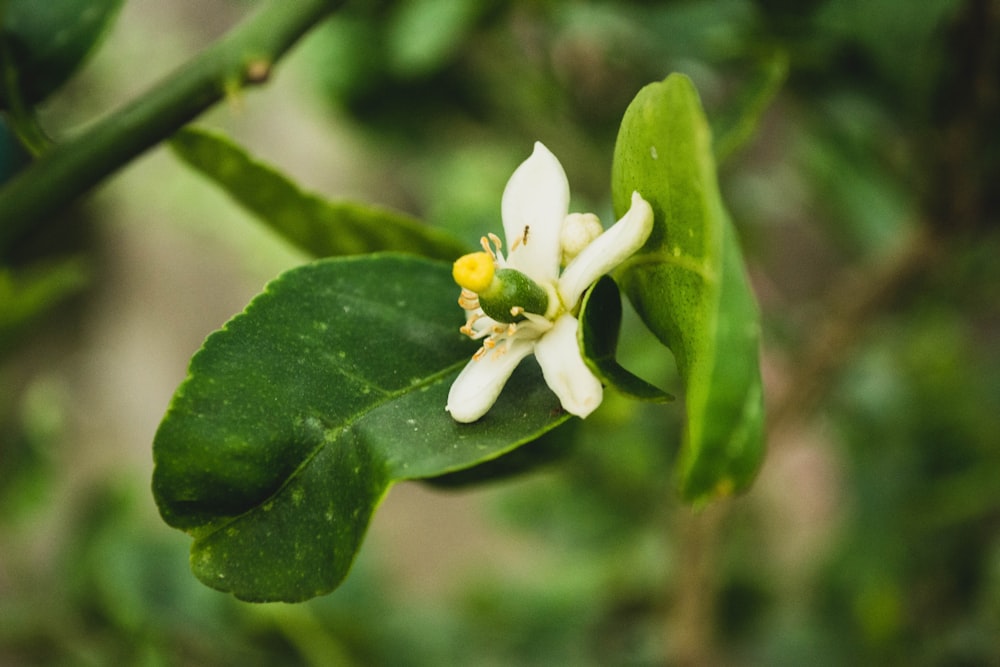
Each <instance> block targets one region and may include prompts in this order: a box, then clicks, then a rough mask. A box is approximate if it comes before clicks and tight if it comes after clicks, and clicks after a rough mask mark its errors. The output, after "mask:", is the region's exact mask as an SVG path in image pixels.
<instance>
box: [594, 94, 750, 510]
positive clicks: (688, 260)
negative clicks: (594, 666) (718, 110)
mask: <svg viewBox="0 0 1000 667" xmlns="http://www.w3.org/2000/svg"><path fill="white" fill-rule="evenodd" d="M634 190H638V191H639V192H640V193H641V194H642V196H643V197H645V198H646V199H647V200H648V201H649V202H650V204H651V205H652V207H653V211H654V214H655V226H654V229H653V233H652V234H651V236H650V238H649V240H648V241H647V243H646V245H645V246H644V247H643V248H642V249H641V250H640V251H639V252H638V253H637V254H636V255H635V256H633V258H632V259H631V260H630V261H629V262H628V263H627V264H626V265H625V266H624V267H623V268H622V270H621V271H620V272H619V274H618V276H617V277H618V278H619V281H620V283H621V284H622V286H623V288H624V290H625V292H626V294H628V296H629V298H630V299H631V300H632V303H633V305H634V306H635V308H636V311H637V312H638V313H639V315H640V316H641V317H642V318H643V321H644V322H646V324H647V325H648V326H649V328H650V329H651V330H652V331H653V333H654V334H656V336H657V337H658V338H659V339H660V340H661V341H662V342H663V343H664V344H665V345H667V346H668V347H669V348H670V349H671V351H672V352H673V353H674V356H675V357H676V360H677V365H678V369H679V371H680V374H681V377H682V379H683V380H684V382H685V401H686V410H687V428H686V432H685V441H684V446H683V449H682V453H681V460H680V467H679V478H680V487H681V493H682V496H683V497H684V498H685V499H687V500H690V501H703V500H707V499H709V498H711V497H713V496H716V495H722V494H726V493H730V492H732V491H738V490H741V489H744V488H745V487H746V486H747V485H748V484H749V483H750V482H751V481H752V479H753V477H754V475H755V473H756V471H757V469H758V467H759V465H760V462H761V459H762V457H763V449H764V444H763V440H764V436H763V396H762V394H763V392H762V389H761V380H760V370H759V366H758V345H759V331H760V323H759V315H758V312H757V306H756V302H755V300H754V297H753V294H752V293H751V291H750V287H749V285H748V283H747V278H746V273H745V269H744V266H743V260H742V256H741V254H740V250H739V245H738V241H737V238H736V234H735V231H734V229H733V227H732V224H731V222H730V220H729V217H728V215H727V214H726V211H725V209H724V207H723V205H722V200H721V197H720V195H719V189H718V184H717V182H716V174H715V163H714V160H713V157H712V144H711V134H710V132H709V129H708V124H707V122H706V120H705V116H704V113H703V111H702V108H701V103H700V101H699V99H698V94H697V92H696V91H695V89H694V86H693V85H692V83H691V81H690V80H689V79H687V78H686V77H684V76H681V75H671V76H670V77H668V78H667V79H666V80H665V81H663V82H660V83H654V84H650V85H649V86H646V87H645V88H643V89H642V90H641V91H640V92H639V94H638V95H637V96H636V98H635V100H633V102H632V104H631V105H630V106H629V108H628V110H627V111H626V112H625V117H624V119H623V121H622V126H621V130H620V132H619V135H618V143H617V145H616V147H615V158H614V164H613V168H612V194H613V198H614V204H615V210H616V212H617V213H618V214H623V213H624V212H625V211H626V210H627V209H628V206H629V201H630V197H631V193H632V192H633V191H634Z"/></svg>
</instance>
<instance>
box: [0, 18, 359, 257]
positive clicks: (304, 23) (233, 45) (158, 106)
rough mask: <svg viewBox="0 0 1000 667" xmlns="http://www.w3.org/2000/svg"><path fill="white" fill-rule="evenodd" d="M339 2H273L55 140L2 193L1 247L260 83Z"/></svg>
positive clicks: (4, 246) (0, 249) (0, 206)
mask: <svg viewBox="0 0 1000 667" xmlns="http://www.w3.org/2000/svg"><path fill="white" fill-rule="evenodd" d="M341 4H343V3H342V1H338V0H295V2H288V1H287V0H274V1H273V2H270V3H269V4H267V5H266V6H264V7H263V8H262V9H261V10H260V11H259V12H257V13H256V14H254V15H253V16H251V17H250V18H249V19H247V20H246V21H244V22H243V23H242V24H240V25H239V26H237V27H236V28H235V29H234V30H232V31H231V32H230V33H229V34H228V35H226V36H225V37H224V38H223V39H221V40H220V41H219V42H217V43H216V44H214V45H213V46H211V47H209V48H208V49H207V50H205V51H204V52H202V53H201V54H200V55H198V56H197V57H196V58H195V59H193V60H192V61H191V62H189V63H187V64H186V65H185V66H183V67H181V68H180V69H179V70H178V71H177V72H175V73H174V74H172V75H171V76H169V77H167V79H166V80H165V81H163V82H162V83H161V84H160V85H158V86H156V87H154V88H153V89H152V90H150V91H149V92H147V93H146V94H144V95H142V96H141V97H140V98H138V99H137V100H135V101H134V102H132V103H131V104H128V105H127V106H125V107H124V108H122V109H120V110H119V111H117V112H115V113H113V114H110V115H109V116H107V117H106V118H104V119H102V120H101V121H98V122H97V123H96V124H95V125H94V126H93V127H92V128H91V129H90V130H89V131H87V132H86V133H85V134H83V135H81V136H79V137H78V138H76V139H73V140H71V141H67V142H66V143H63V144H60V145H58V146H56V147H54V148H52V149H51V150H49V151H46V152H45V154H44V155H43V156H42V157H41V158H40V159H39V160H38V161H37V162H35V163H34V164H32V165H31V166H30V167H28V168H27V169H25V170H24V171H23V172H21V173H20V174H19V175H18V176H17V177H16V178H14V179H12V180H11V181H10V182H9V183H7V185H6V186H5V187H4V188H3V189H2V190H0V251H2V250H4V249H5V248H6V247H7V245H8V244H9V243H11V242H12V241H13V240H14V239H15V238H16V237H17V236H18V235H19V234H22V233H23V232H24V231H26V230H27V229H28V228H29V227H30V226H31V225H33V224H44V222H45V220H46V218H48V217H49V216H51V215H53V214H54V213H56V212H57V211H59V210H60V209H61V208H63V207H64V206H66V205H67V204H69V203H70V202H72V201H73V200H75V199H76V198H77V197H79V196H80V195H82V194H84V193H85V192H87V191H88V190H90V189H91V188H92V187H94V186H95V185H97V184H98V183H99V182H100V181H101V180H103V179H104V178H105V177H106V176H108V175H110V174H111V173H113V172H114V171H116V170H117V169H119V168H120V167H122V166H123V165H125V164H126V163H128V162H129V161H130V160H132V159H133V158H135V157H137V156H138V155H140V154H141V153H143V152H144V151H146V150H147V149H149V148H151V147H152V146H155V145H156V144H158V143H159V142H161V141H163V140H164V139H166V138H167V137H169V136H170V135H171V134H173V133H174V132H175V131H176V130H177V129H178V128H180V127H182V126H183V125H184V124H186V123H188V122H189V121H191V120H193V119H194V118H195V117H197V116H198V115H199V114H201V113H202V112H203V111H205V110H206V109H208V108H209V107H211V106H212V105H214V104H215V103H216V102H218V101H219V100H221V99H223V98H224V97H226V95H228V94H232V93H233V92H235V91H236V90H237V89H239V88H241V87H243V86H245V85H248V84H255V83H261V82H262V81H264V80H265V79H266V78H267V74H268V73H269V72H270V70H271V67H272V66H273V65H274V63H275V62H276V61H277V60H278V58H280V57H281V56H282V55H283V54H284V53H285V52H286V51H287V50H288V49H289V48H290V47H291V46H292V45H293V44H294V43H295V42H296V41H298V39H299V38H301V37H302V36H303V35H304V34H305V33H306V32H307V31H308V30H309V29H310V28H311V27H313V26H314V25H316V24H317V23H318V22H319V21H320V20H321V19H323V18H325V17H326V16H327V15H329V14H330V13H332V12H333V11H334V10H335V9H336V8H337V7H338V6H339V5H341Z"/></svg>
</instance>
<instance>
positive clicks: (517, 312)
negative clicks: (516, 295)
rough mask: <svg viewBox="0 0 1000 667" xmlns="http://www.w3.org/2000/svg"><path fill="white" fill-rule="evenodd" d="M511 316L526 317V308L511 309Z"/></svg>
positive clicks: (516, 307)
mask: <svg viewBox="0 0 1000 667" xmlns="http://www.w3.org/2000/svg"><path fill="white" fill-rule="evenodd" d="M510 314H511V315H512V316H513V317H517V316H518V315H524V308H522V307H521V306H514V307H513V308H511V309H510Z"/></svg>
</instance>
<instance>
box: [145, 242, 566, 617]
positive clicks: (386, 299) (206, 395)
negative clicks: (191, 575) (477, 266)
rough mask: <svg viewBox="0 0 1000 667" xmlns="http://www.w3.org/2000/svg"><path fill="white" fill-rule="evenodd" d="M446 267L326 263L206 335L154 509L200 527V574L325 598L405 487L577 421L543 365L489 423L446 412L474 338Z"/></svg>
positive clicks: (174, 415)
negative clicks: (387, 500) (376, 515)
mask: <svg viewBox="0 0 1000 667" xmlns="http://www.w3.org/2000/svg"><path fill="white" fill-rule="evenodd" d="M449 269H450V267H449V266H448V265H447V264H444V263H437V262H431V261H428V260H424V259H420V258H416V257H408V256H401V255H369V256H365V257H357V258H353V257H352V258H338V259H327V260H322V261H319V262H315V263H313V264H310V265H307V266H304V267H300V268H297V269H294V270H292V271H289V272H288V273H285V274H283V275H282V276H280V277H279V278H277V279H276V280H274V281H273V282H272V283H270V284H269V285H268V286H267V288H266V289H265V291H264V292H263V293H262V294H260V295H259V296H257V297H256V298H255V299H254V300H253V301H252V302H251V303H250V305H249V306H247V309H246V311H245V312H244V313H242V314H240V315H237V316H236V317H235V318H234V319H232V320H231V321H230V322H229V323H228V324H226V326H225V327H224V328H223V329H222V330H221V331H218V332H216V333H214V334H212V335H211V336H210V337H209V338H208V340H206V342H205V344H204V346H203V347H202V349H201V350H200V351H199V352H198V353H197V354H196V355H195V356H194V358H193V359H192V360H191V367H190V371H189V376H188V378H187V380H185V382H184V383H183V384H182V385H181V386H180V388H179V389H178V390H177V393H176V394H175V396H174V399H173V401H172V402H171V405H170V408H169V410H168V411H167V414H166V416H165V417H164V419H163V422H162V423H161V424H160V428H159V430H158V431H157V434H156V439H155V442H154V445H153V458H154V462H155V464H156V468H155V471H154V474H153V491H154V494H155V497H156V501H157V504H158V506H159V508H160V513H161V515H162V516H163V518H164V520H165V521H167V523H169V524H171V525H173V526H175V527H177V528H180V529H183V530H185V531H187V532H189V533H190V534H191V535H192V536H194V538H195V541H194V544H193V546H192V553H191V565H192V569H193V570H194V572H195V574H196V575H197V576H198V577H199V578H200V579H201V580H202V581H203V582H204V583H206V584H208V585H209V586H212V587H214V588H217V589H219V590H223V591H230V592H232V593H233V594H234V595H236V596H237V597H239V598H241V599H245V600H257V601H260V600H282V601H299V600H304V599H307V598H310V597H313V596H316V595H321V594H324V593H327V592H329V591H331V590H333V589H334V588H335V587H336V586H337V585H338V584H339V583H340V581H341V580H342V579H343V578H344V576H345V575H346V573H347V571H348V569H349V567H350V564H351V562H352V560H353V559H354V555H355V553H356V552H357V550H358V548H359V546H360V543H361V540H362V537H363V535H364V533H365V530H366V528H367V526H368V522H369V519H370V517H371V514H372V512H373V511H374V510H375V508H376V506H377V505H378V503H379V502H380V500H381V498H382V497H383V496H384V494H385V493H386V491H387V490H388V488H389V487H390V486H391V485H392V484H393V483H394V482H397V481H400V480H407V479H418V478H426V477H436V476H439V475H443V474H445V473H449V472H454V471H457V470H462V469H464V468H468V467H471V466H474V465H477V464H480V463H483V462H485V461H488V460H490V459H493V458H496V457H498V456H500V455H502V454H504V453H506V452H508V451H511V450H513V449H515V448H516V447H518V446H519V445H522V444H524V443H527V442H530V441H531V440H534V439H535V438H537V437H538V436H539V435H541V434H542V433H544V432H545V431H547V430H549V429H551V428H553V427H555V426H557V425H558V424H560V423H562V422H564V421H565V420H566V419H567V418H568V416H567V415H566V414H565V413H564V412H563V411H562V410H560V407H559V401H558V399H557V398H556V397H555V395H554V394H552V393H551V392H550V391H549V389H548V387H547V386H546V385H545V383H544V381H543V379H542V377H541V371H540V370H539V369H538V367H537V364H534V363H533V362H526V363H523V364H521V367H520V368H518V370H517V371H516V372H515V373H514V375H513V377H512V378H511V379H510V381H509V382H508V386H507V387H506V389H505V390H504V391H503V393H502V394H501V396H500V399H499V401H497V404H496V405H495V406H494V407H493V409H492V410H490V411H489V412H488V413H487V414H486V416H485V417H483V418H482V419H481V420H479V421H478V422H476V423H474V424H458V423H456V422H454V421H453V420H452V419H451V417H450V416H449V415H448V414H447V412H445V409H444V406H445V403H446V399H447V395H448V390H449V388H450V386H451V383H452V381H453V380H454V378H455V377H456V376H457V374H458V372H459V371H460V370H461V368H462V367H463V366H464V365H465V364H466V363H467V362H468V360H469V358H470V357H471V355H472V353H473V351H474V350H475V347H476V345H475V344H474V343H472V342H471V341H469V340H468V339H466V338H465V337H463V336H461V335H460V334H459V333H458V326H457V325H458V324H460V323H461V320H462V317H463V316H462V312H461V310H459V309H458V306H457V305H456V304H455V297H456V294H457V288H456V287H455V285H454V284H453V283H452V280H451V274H450V270H449Z"/></svg>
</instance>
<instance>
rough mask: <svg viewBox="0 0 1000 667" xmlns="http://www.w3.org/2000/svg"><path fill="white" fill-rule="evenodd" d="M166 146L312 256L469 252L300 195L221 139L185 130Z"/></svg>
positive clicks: (393, 221) (394, 221)
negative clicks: (390, 252) (384, 252)
mask: <svg viewBox="0 0 1000 667" xmlns="http://www.w3.org/2000/svg"><path fill="white" fill-rule="evenodd" d="M171 146H172V147H173V149H174V151H175V152H176V153H177V155H178V156H179V157H180V158H181V159H182V160H184V161H185V162H186V163H187V164H189V165H190V166H192V167H194V168H195V169H197V170H198V171H199V172H201V173H202V174H203V175H205V176H207V177H208V178H210V179H211V180H213V181H214V182H215V183H216V184H217V185H219V187H221V188H222V189H223V190H225V192H226V193H227V194H228V195H229V196H230V197H232V198H233V199H234V200H235V201H236V202H237V203H238V204H240V205H241V206H243V207H244V208H245V209H246V210H247V211H249V212H250V213H252V214H253V215H255V216H256V217H257V218H259V219H260V220H261V221H262V222H264V223H265V224H267V225H268V226H269V227H271V228H272V229H273V230H274V231H275V232H277V233H278V234H280V235H281V236H283V237H285V238H286V239H287V240H288V241H290V242H291V243H293V244H295V245H296V246H298V247H299V248H300V249H302V250H303V251H305V252H306V253H308V254H310V255H312V256H314V257H331V256H336V255H356V254H361V253H369V252H380V251H395V252H407V253H412V254H417V255H423V256H425V257H431V258H433V259H444V260H449V261H451V260H454V259H455V258H457V257H459V256H461V255H463V254H465V253H466V252H468V250H469V249H468V248H467V247H466V246H465V245H463V244H461V243H460V242H458V241H456V240H455V239H453V238H452V237H451V236H449V235H448V234H445V233H443V232H440V231H438V230H435V229H432V228H430V227H428V226H426V225H424V224H423V223H421V222H420V221H419V220H417V219H415V218H412V217H410V216H408V215H405V214H403V213H399V212H396V211H391V210H389V209H385V208H380V207H378V206H372V205H368V204H358V203H353V202H335V201H328V200H326V199H324V198H322V197H319V196H317V195H315V194H311V193H308V192H305V191H303V190H301V189H300V188H299V186H298V185H297V184H296V183H294V182H293V181H291V180H290V179H289V178H288V177H287V176H285V175H284V174H281V173H280V172H278V171H277V170H275V169H273V168H272V167H270V166H268V165H265V164H263V163H261V162H259V161H257V160H255V159H253V158H252V157H251V156H250V155H248V154H247V153H246V152H245V151H244V150H243V149H242V148H240V147H239V146H236V145H235V144H233V143H232V142H231V141H229V140H228V139H227V138H225V137H223V136H222V135H219V134H216V133H211V132H207V131H205V130H199V129H192V128H187V129H184V130H182V131H181V132H178V133H177V135H175V137H174V138H173V140H172V141H171Z"/></svg>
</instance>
